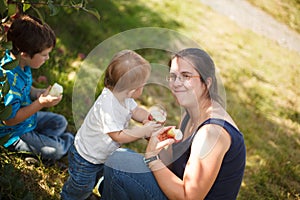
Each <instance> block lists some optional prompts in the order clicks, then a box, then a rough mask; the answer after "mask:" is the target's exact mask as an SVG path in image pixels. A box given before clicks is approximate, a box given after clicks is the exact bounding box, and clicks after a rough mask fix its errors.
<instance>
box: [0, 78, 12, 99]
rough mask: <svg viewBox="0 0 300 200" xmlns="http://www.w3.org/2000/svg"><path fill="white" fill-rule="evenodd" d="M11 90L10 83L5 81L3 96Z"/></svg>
mask: <svg viewBox="0 0 300 200" xmlns="http://www.w3.org/2000/svg"><path fill="white" fill-rule="evenodd" d="M9 90H10V86H9V83H8V81H5V82H4V84H3V88H2V91H1V92H2V95H3V96H5V95H6V94H7V93H8V92H9Z"/></svg>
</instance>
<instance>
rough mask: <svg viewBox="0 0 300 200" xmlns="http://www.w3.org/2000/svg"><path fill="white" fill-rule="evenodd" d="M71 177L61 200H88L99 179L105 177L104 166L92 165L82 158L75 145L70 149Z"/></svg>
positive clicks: (63, 190)
mask: <svg viewBox="0 0 300 200" xmlns="http://www.w3.org/2000/svg"><path fill="white" fill-rule="evenodd" d="M68 159H69V177H68V179H67V181H66V182H65V184H64V186H63V189H62V192H61V199H63V200H84V199H87V198H88V197H89V196H90V195H91V193H92V192H93V189H94V187H95V185H96V184H97V182H98V180H99V178H100V177H101V176H102V175H103V166H104V165H103V164H92V163H90V162H88V161H86V160H85V159H84V158H82V157H81V156H80V155H79V154H78V152H77V151H76V148H75V146H74V145H72V146H71V147H70V151H69V154H68Z"/></svg>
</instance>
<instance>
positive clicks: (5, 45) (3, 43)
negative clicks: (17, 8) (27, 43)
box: [0, 0, 12, 49]
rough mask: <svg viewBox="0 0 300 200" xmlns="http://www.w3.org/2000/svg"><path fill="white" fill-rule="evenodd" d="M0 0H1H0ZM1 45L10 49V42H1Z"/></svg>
mask: <svg viewBox="0 0 300 200" xmlns="http://www.w3.org/2000/svg"><path fill="white" fill-rule="evenodd" d="M0 1H1V0H0ZM1 46H2V48H3V49H12V42H11V41H9V42H1Z"/></svg>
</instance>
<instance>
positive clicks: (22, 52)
mask: <svg viewBox="0 0 300 200" xmlns="http://www.w3.org/2000/svg"><path fill="white" fill-rule="evenodd" d="M7 40H8V41H11V42H12V45H13V49H12V50H11V51H9V50H6V52H5V56H4V57H3V58H2V60H1V65H0V67H2V66H3V65H4V64H5V63H7V62H9V61H11V60H13V59H15V58H17V57H18V58H19V64H18V66H17V67H16V68H14V69H12V70H6V71H5V73H6V75H7V78H8V82H9V84H10V91H9V93H8V94H7V95H6V96H5V105H12V113H11V115H10V116H9V117H8V118H7V119H5V120H3V121H1V122H0V137H3V136H5V135H8V134H9V135H11V136H10V138H9V139H8V141H7V142H6V143H5V144H4V147H6V148H8V149H9V150H13V151H27V152H32V153H34V154H37V155H40V156H41V158H42V159H48V160H58V159H60V158H61V157H63V156H64V155H65V154H66V153H67V151H68V149H69V147H70V146H71V144H72V143H73V140H74V136H73V134H71V133H68V132H65V131H66V127H67V121H66V119H65V118H64V117H63V116H62V115H59V114H55V113H52V112H42V111H40V110H41V109H43V108H47V107H52V106H55V105H57V104H58V103H59V102H60V101H61V99H62V95H60V96H59V97H53V96H51V95H48V93H49V90H50V88H51V87H50V86H49V87H48V88H47V89H36V88H34V87H32V74H31V69H39V68H40V67H41V65H43V64H44V62H46V61H47V60H48V59H49V53H50V52H51V50H52V48H53V47H55V44H56V36H55V34H54V32H53V30H52V29H51V28H50V27H49V26H48V25H47V24H43V23H42V22H41V21H40V20H39V19H37V18H34V17H32V16H28V15H24V16H21V17H20V18H18V19H15V20H14V21H13V23H12V24H11V26H10V28H9V30H8V32H7Z"/></svg>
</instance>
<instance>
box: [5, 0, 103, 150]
mask: <svg viewBox="0 0 300 200" xmlns="http://www.w3.org/2000/svg"><path fill="white" fill-rule="evenodd" d="M88 1H89V0H60V1H54V0H45V1H40V0H28V1H26V0H0V57H3V56H4V54H5V50H6V49H8V50H11V49H12V43H11V42H9V41H7V39H6V32H7V30H8V29H9V26H10V24H11V22H12V21H13V20H14V19H16V18H18V17H20V16H21V15H23V14H27V12H31V13H32V12H34V13H35V14H36V15H37V17H39V18H40V19H41V20H42V21H44V16H46V15H49V16H54V15H56V14H57V13H58V12H59V11H60V10H61V8H71V9H73V10H75V11H76V10H77V11H81V10H82V11H84V12H87V13H89V14H91V15H93V16H95V17H96V18H97V19H98V20H100V15H99V13H98V11H97V10H95V9H93V8H88ZM1 64H2V63H1ZM17 65H18V58H17V59H15V60H13V61H11V62H8V63H6V64H4V65H3V66H2V67H0V120H4V119H7V117H9V115H10V114H11V112H12V106H11V105H8V106H6V105H5V103H4V98H5V96H6V95H7V94H8V92H9V90H10V85H9V83H8V80H7V77H6V70H10V69H13V68H15V67H16V66H17ZM7 137H9V135H7V136H5V137H3V138H0V145H1V144H3V143H4V142H5V141H6V140H7Z"/></svg>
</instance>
